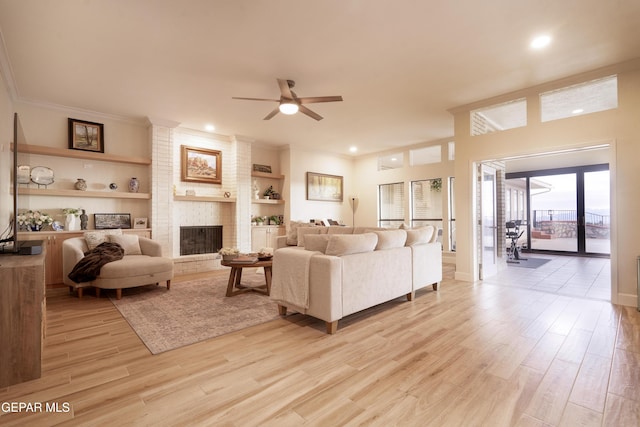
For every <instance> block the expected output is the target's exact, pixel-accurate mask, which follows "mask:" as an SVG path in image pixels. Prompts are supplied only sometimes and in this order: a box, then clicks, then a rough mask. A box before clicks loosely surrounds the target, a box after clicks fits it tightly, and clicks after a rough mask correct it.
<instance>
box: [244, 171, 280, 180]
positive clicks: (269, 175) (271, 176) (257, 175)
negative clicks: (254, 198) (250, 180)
mask: <svg viewBox="0 0 640 427" xmlns="http://www.w3.org/2000/svg"><path fill="white" fill-rule="evenodd" d="M251 176H252V177H254V178H269V179H284V175H274V174H272V173H266V172H251Z"/></svg>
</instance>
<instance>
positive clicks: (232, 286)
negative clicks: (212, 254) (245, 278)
mask: <svg viewBox="0 0 640 427" xmlns="http://www.w3.org/2000/svg"><path fill="white" fill-rule="evenodd" d="M272 262H273V261H272V260H267V261H257V262H254V263H251V264H248V263H240V262H233V260H231V261H224V260H223V261H222V265H224V266H225V267H231V272H230V273H229V282H228V283H227V294H226V295H227V296H228V297H232V296H234V295H238V294H244V293H246V292H258V293H261V294H264V295H269V294H270V293H271V267H272V265H273V264H272ZM258 267H262V268H264V280H265V284H264V285H262V286H256V287H252V286H244V285H242V284H241V283H240V282H241V281H242V269H243V268H258Z"/></svg>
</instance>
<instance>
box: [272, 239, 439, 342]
mask: <svg viewBox="0 0 640 427" xmlns="http://www.w3.org/2000/svg"><path fill="white" fill-rule="evenodd" d="M305 228H314V227H305ZM317 228H319V229H322V228H325V229H326V231H322V230H319V231H308V230H305V232H303V233H302V234H300V231H301V230H302V229H298V236H297V238H298V245H296V246H292V245H289V246H285V247H279V248H278V249H277V250H276V251H275V253H274V257H273V277H272V283H271V296H270V298H271V299H272V300H274V301H275V302H276V303H277V304H278V309H279V312H280V314H281V315H284V314H286V313H287V310H291V311H296V312H299V313H302V314H306V315H309V316H313V317H316V318H318V319H321V320H324V321H325V322H326V327H327V333H329V334H333V333H335V332H336V330H337V327H338V321H339V320H340V319H342V318H343V317H345V316H348V315H350V314H353V313H357V312H359V311H362V310H364V309H367V308H369V307H373V306H375V305H378V304H381V303H384V302H387V301H390V300H393V299H395V298H398V297H401V296H406V297H407V299H408V300H412V299H413V298H414V296H415V292H416V290H418V289H421V288H424V287H426V286H428V285H432V286H433V289H434V290H437V287H438V284H439V282H440V281H441V280H442V250H441V246H440V244H439V243H437V242H431V238H432V234H433V233H434V231H435V230H434V229H433V227H424V228H422V229H416V230H380V229H378V230H375V229H374V230H371V231H369V230H367V229H361V230H360V229H351V230H349V228H348V227H335V228H336V230H333V231H332V230H331V228H332V227H317ZM338 229H340V230H338ZM349 232H351V233H349ZM301 235H303V236H304V238H303V239H301V238H300V236H301ZM283 237H284V236H283ZM290 242H291V240H290ZM279 244H282V243H281V242H279Z"/></svg>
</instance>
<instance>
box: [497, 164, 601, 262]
mask: <svg viewBox="0 0 640 427" xmlns="http://www.w3.org/2000/svg"><path fill="white" fill-rule="evenodd" d="M522 179H525V180H526V185H525V188H526V190H527V199H528V201H529V210H528V212H527V216H528V218H527V225H528V228H527V239H526V243H527V246H528V248H529V249H530V250H532V251H553V252H569V253H576V254H591V255H609V254H610V250H611V249H610V248H611V244H610V240H609V239H610V211H609V206H610V199H609V168H608V165H606V164H604V165H591V166H578V167H571V168H562V169H553V170H543V171H531V172H521V173H514V174H507V189H517V188H518V187H521V186H522V185H521V184H519V183H520V182H521V180H522ZM509 204H510V205H513V203H512V201H510V203H509ZM511 214H512V215H513V212H512V213H511Z"/></svg>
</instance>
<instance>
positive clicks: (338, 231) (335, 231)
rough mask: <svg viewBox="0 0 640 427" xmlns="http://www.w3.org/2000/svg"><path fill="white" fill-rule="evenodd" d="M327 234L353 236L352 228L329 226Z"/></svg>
mask: <svg viewBox="0 0 640 427" xmlns="http://www.w3.org/2000/svg"><path fill="white" fill-rule="evenodd" d="M327 233H328V234H353V227H346V226H345V227H343V226H337V225H334V226H331V227H327Z"/></svg>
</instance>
